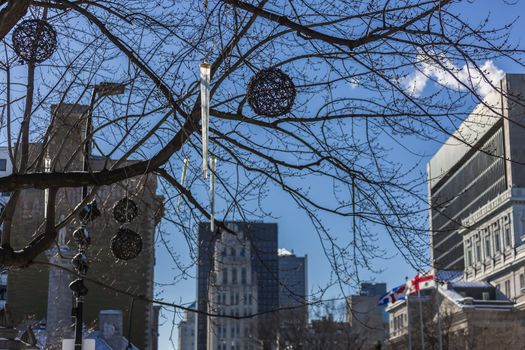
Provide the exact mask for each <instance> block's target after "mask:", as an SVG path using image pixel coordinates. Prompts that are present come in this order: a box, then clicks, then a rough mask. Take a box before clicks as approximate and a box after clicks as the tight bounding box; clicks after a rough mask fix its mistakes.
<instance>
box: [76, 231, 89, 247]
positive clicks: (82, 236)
mask: <svg viewBox="0 0 525 350" xmlns="http://www.w3.org/2000/svg"><path fill="white" fill-rule="evenodd" d="M73 239H74V240H75V243H76V244H78V245H79V246H81V247H84V248H87V247H88V246H89V244H90V243H91V237H90V236H89V231H88V230H87V228H85V227H80V228H78V229H76V230H75V231H74V232H73Z"/></svg>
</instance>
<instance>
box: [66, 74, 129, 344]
mask: <svg viewBox="0 0 525 350" xmlns="http://www.w3.org/2000/svg"><path fill="white" fill-rule="evenodd" d="M124 91H125V85H124V84H121V83H108V82H105V83H100V84H97V85H95V86H94V87H93V92H92V94H91V100H90V103H89V107H88V111H87V116H86V117H87V121H86V132H85V134H84V140H85V145H84V162H83V165H82V170H83V171H84V172H87V171H89V156H90V155H91V129H92V124H93V123H92V119H93V108H94V106H95V102H96V101H97V96H99V97H105V96H112V95H120V94H123V93H124ZM87 196H88V188H87V185H84V186H82V201H84V200H85V199H86V197H87ZM97 216H100V211H99V210H98V208H97V205H96V201H93V202H91V203H90V204H86V206H85V207H84V208H82V210H81V212H80V221H81V225H82V226H81V227H80V228H79V229H77V230H76V231H75V232H74V233H73V238H74V240H75V241H76V243H77V244H78V253H77V254H76V255H75V257H73V260H72V264H73V267H74V268H75V270H76V271H77V273H78V278H77V279H75V280H74V281H73V282H71V283H70V285H69V288H70V289H71V290H72V291H73V295H74V297H75V307H74V309H73V314H74V316H75V350H82V325H83V309H84V297H85V296H86V294H87V292H88V289H87V288H86V286H85V284H84V279H83V277H84V276H85V275H86V274H87V270H88V258H87V256H86V254H85V251H86V249H87V247H88V245H89V243H90V236H89V232H88V231H87V224H88V222H89V221H90V220H93V219H94V218H95V217H97Z"/></svg>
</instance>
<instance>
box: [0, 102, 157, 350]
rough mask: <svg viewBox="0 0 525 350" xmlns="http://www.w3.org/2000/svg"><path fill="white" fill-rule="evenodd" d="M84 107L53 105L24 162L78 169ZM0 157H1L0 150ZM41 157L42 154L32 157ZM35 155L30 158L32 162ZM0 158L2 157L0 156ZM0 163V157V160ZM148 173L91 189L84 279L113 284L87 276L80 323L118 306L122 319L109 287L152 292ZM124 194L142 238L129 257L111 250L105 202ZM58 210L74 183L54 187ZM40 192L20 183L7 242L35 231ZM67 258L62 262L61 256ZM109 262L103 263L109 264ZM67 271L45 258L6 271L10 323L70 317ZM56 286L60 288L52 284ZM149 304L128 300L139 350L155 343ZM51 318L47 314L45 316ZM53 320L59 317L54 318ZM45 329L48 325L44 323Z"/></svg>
mask: <svg viewBox="0 0 525 350" xmlns="http://www.w3.org/2000/svg"><path fill="white" fill-rule="evenodd" d="M86 111H87V106H81V105H67V104H63V105H60V106H53V108H52V113H53V117H54V120H55V122H54V125H53V126H52V128H51V130H50V134H49V137H50V139H49V143H48V144H47V146H46V147H45V148H44V146H43V144H31V147H30V163H31V164H33V166H34V167H35V169H37V170H38V169H43V168H44V165H45V169H53V170H54V171H64V170H67V171H75V170H80V169H82V157H81V154H82V152H78V150H79V149H81V147H82V146H81V141H82V139H83V134H84V129H85V121H86V119H85V116H86ZM0 157H2V156H0ZM38 159H42V161H38ZM35 160H37V161H36V162H33V161H35ZM0 163H2V162H0ZM111 164H112V161H111V160H108V159H101V158H96V157H92V158H91V159H90V161H89V165H90V167H91V168H92V169H103V168H104V167H107V166H111ZM0 165H1V164H0ZM156 186H157V183H156V178H155V176H154V175H151V176H143V177H136V178H132V179H129V180H126V181H123V182H121V183H118V184H114V185H111V186H102V187H99V188H98V189H97V195H96V199H97V203H98V206H99V208H100V209H101V211H102V213H103V215H102V216H101V217H99V218H98V219H97V220H95V221H94V222H93V223H92V224H90V225H89V226H88V230H89V232H90V234H91V238H92V242H91V245H90V247H89V249H88V252H87V255H88V256H89V258H90V269H89V273H88V277H89V278H93V279H95V280H98V281H100V282H102V283H104V284H107V285H108V286H111V287H112V288H114V289H109V288H103V287H101V286H100V285H98V284H95V283H92V282H89V281H87V283H86V285H87V287H88V289H89V293H88V295H87V296H86V299H85V303H84V321H85V324H86V325H87V326H92V325H94V324H96V322H97V319H98V316H99V310H101V309H112V310H124V313H123V322H124V324H125V325H128V322H129V317H130V315H129V307H130V303H131V299H130V298H129V297H124V296H123V295H122V294H121V293H118V292H117V291H116V290H123V291H127V292H132V293H135V294H138V295H144V296H147V297H149V298H152V297H153V268H154V232H155V227H156V225H157V223H158V221H159V216H158V214H159V212H160V211H161V207H162V201H161V198H160V197H159V196H157V194H156ZM125 196H129V197H131V198H133V200H134V201H135V202H136V203H137V205H138V207H139V215H138V217H137V218H136V219H135V221H134V222H132V223H131V224H129V225H128V226H129V228H131V229H133V230H135V231H137V232H139V233H140V234H141V236H142V240H143V250H142V252H141V254H140V255H139V256H138V257H137V258H136V259H133V260H129V261H126V262H124V261H118V260H116V259H115V258H114V257H113V255H112V253H111V250H110V239H111V236H113V234H114V233H116V232H117V230H118V227H119V225H118V224H117V223H116V222H115V221H114V220H113V218H112V215H111V214H112V213H111V208H112V206H113V205H114V203H115V202H116V201H118V200H120V199H121V198H123V197H125ZM57 198H58V199H59V200H58V202H57V210H56V211H57V216H58V217H61V216H62V217H64V216H65V215H67V214H68V213H69V212H70V211H71V209H72V208H73V207H74V206H76V205H77V204H78V203H79V202H80V199H81V189H76V188H69V189H61V190H59V192H58V194H57ZM44 203H45V191H43V190H39V189H26V190H23V191H21V195H20V198H19V202H18V205H17V208H16V211H15V215H14V217H13V223H14V224H13V232H12V237H13V242H12V245H13V248H14V249H19V248H21V247H23V246H24V245H25V244H27V242H28V241H29V240H30V239H31V237H32V235H33V234H34V233H35V232H36V231H37V230H38V227H40V225H41V224H42V222H43V221H44V217H45V209H44V208H45V205H44ZM77 227H78V223H77V222H72V223H71V224H69V225H67V226H66V227H65V229H64V231H65V232H64V233H63V234H62V235H61V237H63V241H62V245H63V248H61V249H64V247H69V249H71V250H72V251H75V250H76V246H75V244H74V242H72V240H71V239H70V237H71V233H72V232H73V230H74V229H76V228H77ZM57 252H58V251H53V250H50V251H48V252H47V256H46V254H42V255H41V256H39V257H38V259H37V260H43V261H46V260H51V261H55V262H57V261H56V259H57V258H58V257H57V254H56V253H57ZM61 263H64V264H67V262H66V261H64V262H61ZM109 267H110V268H109ZM67 279H68V277H66V276H64V275H63V273H58V272H57V271H55V270H54V269H49V268H48V267H46V266H45V265H31V266H30V267H28V268H25V269H23V270H12V271H10V272H9V280H8V288H7V299H8V300H9V306H10V309H11V312H12V314H13V319H14V322H15V324H21V323H23V322H24V320H27V319H28V318H31V319H36V320H40V319H45V318H48V319H49V320H50V321H52V320H53V319H56V320H59V319H65V320H69V322H70V323H71V322H72V318H71V307H70V301H71V298H72V295H71V293H67V292H66V291H65V289H63V288H62V287H63V286H64V285H65V284H66V283H67ZM59 286H61V287H59ZM157 314H158V313H155V312H154V308H153V306H152V305H151V304H149V303H145V302H142V301H140V300H136V301H135V305H134V307H133V317H132V327H131V341H132V342H133V344H135V345H136V346H137V347H138V348H140V349H152V348H153V345H154V344H155V343H156V342H155V341H154V339H153V337H155V336H156V332H152V325H154V324H156V320H155V319H154V317H156V316H155V315H157ZM52 322H54V321H52ZM57 322H58V321H57ZM48 331H49V329H48ZM123 333H124V335H125V336H126V337H128V336H129V334H128V327H127V326H126V327H124V329H123Z"/></svg>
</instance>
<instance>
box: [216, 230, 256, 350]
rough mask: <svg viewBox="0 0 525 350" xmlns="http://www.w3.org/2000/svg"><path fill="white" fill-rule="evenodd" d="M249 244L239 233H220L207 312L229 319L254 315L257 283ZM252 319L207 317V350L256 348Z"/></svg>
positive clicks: (253, 321) (254, 327) (254, 326)
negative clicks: (235, 317) (225, 316)
mask: <svg viewBox="0 0 525 350" xmlns="http://www.w3.org/2000/svg"><path fill="white" fill-rule="evenodd" d="M251 251H252V250H251V246H250V242H249V241H248V240H247V239H246V237H245V236H244V234H243V233H242V232H239V233H238V234H237V235H233V234H230V233H224V232H223V233H222V234H221V237H220V238H219V239H218V240H217V243H216V245H215V252H214V255H213V259H214V261H213V266H214V268H213V271H212V276H211V278H210V281H209V283H210V286H209V289H208V290H209V298H208V300H209V301H210V305H209V308H208V311H209V312H210V313H214V314H222V315H229V316H248V315H252V314H255V313H256V312H257V281H256V273H255V271H254V270H253V269H252V262H251V261H252V254H251ZM255 322H256V321H255V319H242V320H236V319H232V318H223V317H213V316H210V317H209V318H208V349H224V350H226V349H258V346H257V344H258V341H257V335H256V332H257V329H256V323H255Z"/></svg>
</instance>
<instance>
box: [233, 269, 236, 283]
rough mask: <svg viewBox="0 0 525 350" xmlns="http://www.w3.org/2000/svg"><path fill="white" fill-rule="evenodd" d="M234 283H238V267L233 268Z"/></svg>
mask: <svg viewBox="0 0 525 350" xmlns="http://www.w3.org/2000/svg"><path fill="white" fill-rule="evenodd" d="M232 283H237V269H236V268H235V267H234V268H232Z"/></svg>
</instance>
